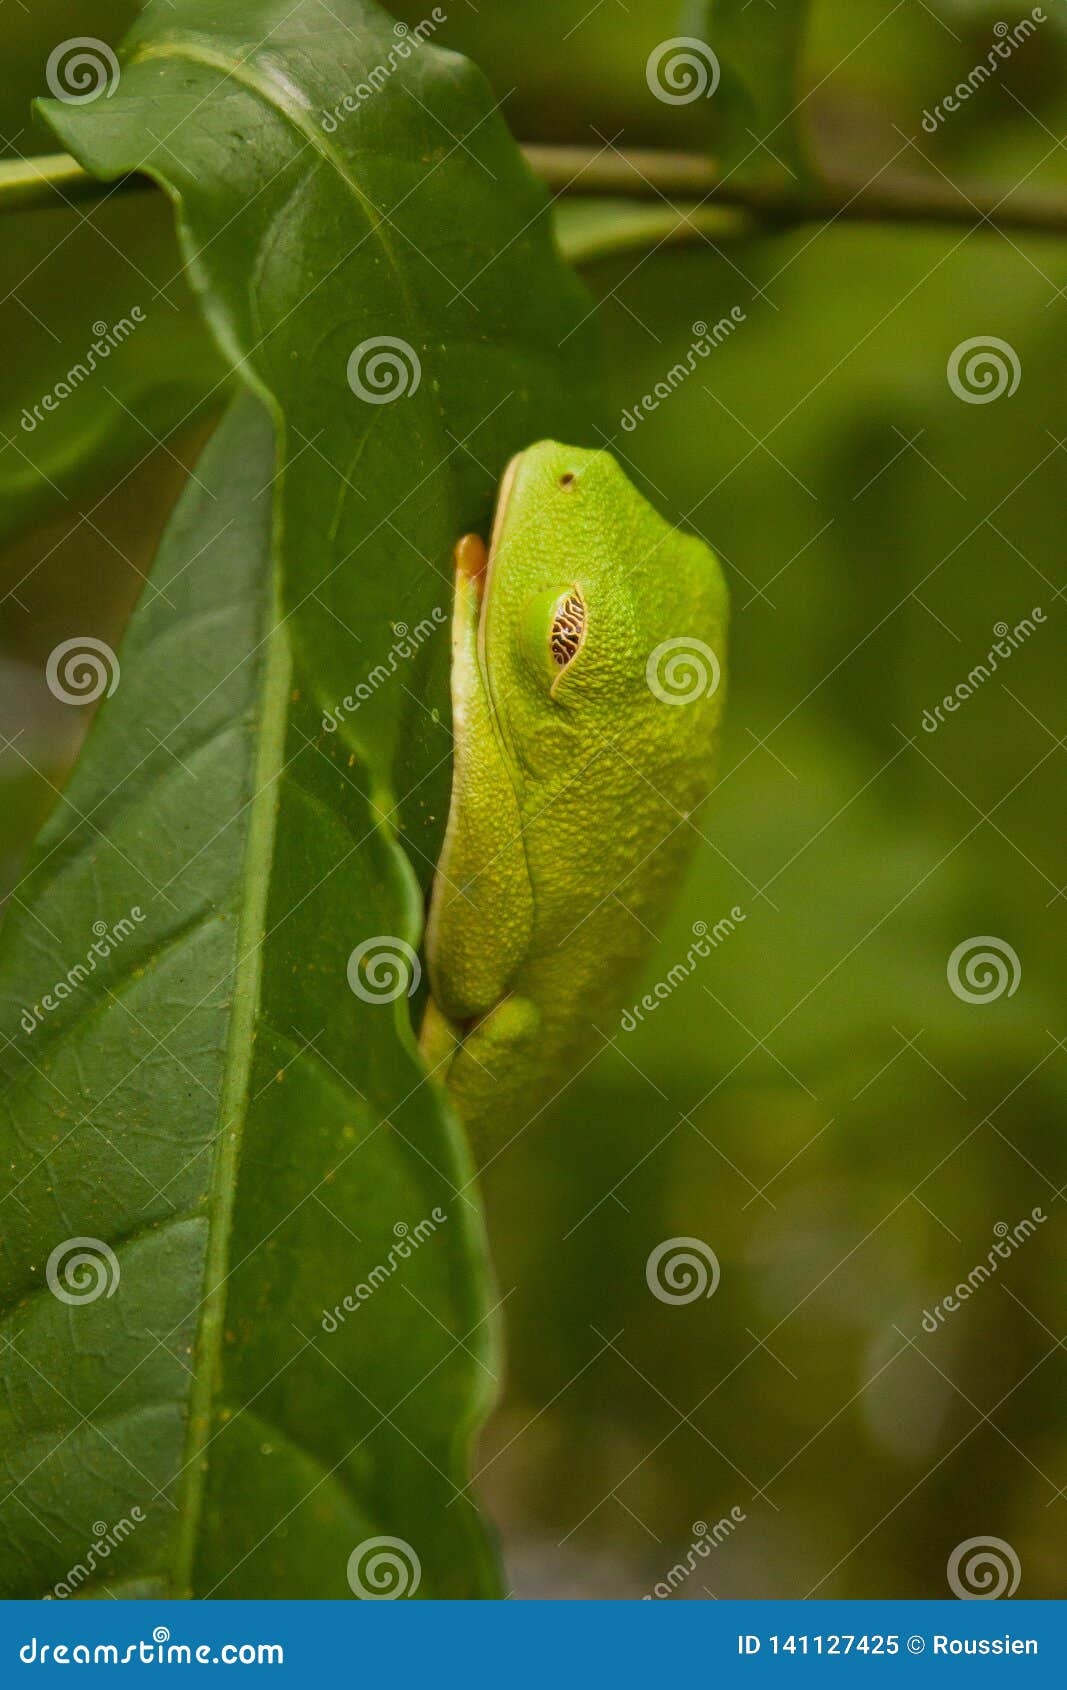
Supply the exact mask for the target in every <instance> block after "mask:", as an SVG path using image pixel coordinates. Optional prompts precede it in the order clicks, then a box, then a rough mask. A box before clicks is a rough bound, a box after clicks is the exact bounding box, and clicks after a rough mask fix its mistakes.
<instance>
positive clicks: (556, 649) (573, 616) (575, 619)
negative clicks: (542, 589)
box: [548, 587, 586, 669]
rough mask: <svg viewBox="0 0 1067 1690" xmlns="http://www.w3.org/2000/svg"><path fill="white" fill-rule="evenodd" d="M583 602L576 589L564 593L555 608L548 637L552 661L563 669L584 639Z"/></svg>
mask: <svg viewBox="0 0 1067 1690" xmlns="http://www.w3.org/2000/svg"><path fill="white" fill-rule="evenodd" d="M585 625H586V613H585V600H584V599H583V598H582V595H581V593H580V592H579V591H578V589H577V587H575V588H573V589H572V591H571V592H569V593H566V594H565V595H564V597H563V598H562V599H561V600H560V602H559V604H558V605H557V606H556V614H555V616H554V617H553V618H552V629H551V632H550V634H549V636H548V643H549V648H550V650H551V652H552V661H553V662H554V663H555V664H556V665H557V666H558V667H559V668H560V669H565V668H566V667H567V664H568V663H569V662H570V661H571V659H572V658H573V657H574V656H576V654H577V652H578V651H579V649H580V647H581V644H582V641H583V639H584V638H585Z"/></svg>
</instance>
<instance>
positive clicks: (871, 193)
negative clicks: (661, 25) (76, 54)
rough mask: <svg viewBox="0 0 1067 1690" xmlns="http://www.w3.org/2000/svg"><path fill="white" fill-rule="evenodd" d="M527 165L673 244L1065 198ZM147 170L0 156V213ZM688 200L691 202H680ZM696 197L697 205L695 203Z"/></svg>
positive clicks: (931, 217) (639, 161)
mask: <svg viewBox="0 0 1067 1690" xmlns="http://www.w3.org/2000/svg"><path fill="white" fill-rule="evenodd" d="M523 152H524V153H525V155H526V158H527V159H528V161H529V163H530V164H531V165H532V167H533V169H534V170H535V171H536V172H537V174H538V175H539V176H540V177H541V178H542V179H543V181H544V182H545V183H546V184H547V185H548V187H549V188H551V189H552V190H553V192H554V193H556V194H566V195H568V196H570V195H584V196H586V197H588V198H618V197H622V198H625V199H629V200H649V199H652V200H654V201H655V200H658V201H659V202H660V206H659V209H660V211H661V214H662V215H661V217H660V219H659V222H660V223H663V222H664V219H668V220H669V221H670V224H671V227H672V229H673V230H674V233H673V236H672V238H673V239H675V240H677V241H685V240H686V239H693V240H696V239H699V234H700V224H701V214H702V213H703V212H705V211H708V210H710V209H712V208H713V207H714V206H732V207H734V208H736V209H737V210H741V211H747V212H748V213H750V215H751V216H752V217H753V218H755V219H756V220H758V221H759V222H761V223H764V224H769V225H771V226H779V227H780V226H782V225H783V224H784V225H789V224H797V223H829V222H833V221H836V220H837V219H841V220H842V221H845V222H850V223H855V222H865V223H912V224H922V223H927V224H954V225H957V226H959V225H963V226H967V225H970V226H971V227H974V228H978V227H980V226H981V225H982V224H983V223H986V222H988V223H989V224H990V226H991V227H993V228H997V229H1015V230H1019V231H1022V232H1025V233H1029V234H1060V235H1062V234H1067V196H1065V195H1063V194H1057V193H1034V192H1029V193H1028V192H1024V191H1022V190H1019V189H1016V190H1014V191H1013V190H1008V191H1007V192H1004V191H1003V190H1001V189H999V188H993V187H989V186H987V185H975V186H973V187H965V188H964V187H956V186H955V184H953V183H951V182H949V181H948V180H947V179H945V178H943V177H936V176H915V175H912V176H899V175H894V176H880V177H876V178H875V179H874V181H872V182H868V183H863V182H855V181H852V182H850V181H847V180H845V179H843V178H837V179H830V180H828V181H824V182H823V183H821V184H819V185H818V186H816V187H814V188H812V189H810V190H808V191H805V192H804V193H803V194H800V195H799V196H797V197H790V196H789V195H787V194H784V193H783V192H782V191H781V189H779V188H777V187H774V188H767V187H762V186H760V185H759V184H756V183H752V182H735V181H733V180H731V179H730V178H729V177H727V178H726V179H725V180H724V179H722V178H721V177H720V173H719V171H718V170H717V168H716V166H715V163H714V161H713V160H712V159H709V158H705V157H704V156H703V155H702V154H700V153H677V152H666V151H660V150H652V149H646V150H636V151H632V152H627V153H620V152H604V151H602V150H601V151H599V152H594V151H592V150H590V149H589V148H586V147H563V146H543V145H540V144H535V145H529V146H525V147H524V148H523ZM151 186H152V184H151V182H150V181H149V179H148V178H147V177H146V176H129V177H126V178H125V179H124V180H123V181H122V182H120V183H117V184H114V183H113V184H110V185H108V184H107V183H103V182H98V181H97V180H96V178H95V177H92V176H89V175H87V174H86V172H85V171H83V170H82V169H81V167H80V165H78V164H76V163H75V161H74V160H73V159H72V158H71V157H69V155H68V154H67V153H50V154H47V155H45V156H43V157H40V158H30V159H15V160H6V161H0V210H6V209H16V208H17V209H26V208H29V207H34V206H55V205H59V204H61V203H63V202H64V201H66V202H70V201H71V200H82V199H92V198H96V197H102V196H103V195H104V194H109V193H113V192H114V191H115V190H116V188H118V189H122V190H125V189H137V188H149V187H151ZM679 201H681V202H685V201H688V202H690V204H688V205H686V204H684V203H682V204H679V203H676V202H679ZM695 201H699V202H700V208H699V211H698V210H697V209H696V207H694V205H693V204H692V202H695ZM664 202H670V203H664Z"/></svg>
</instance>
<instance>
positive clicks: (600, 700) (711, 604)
mask: <svg viewBox="0 0 1067 1690" xmlns="http://www.w3.org/2000/svg"><path fill="white" fill-rule="evenodd" d="M725 612H726V593H725V588H724V585H723V582H722V577H721V574H720V571H719V567H718V564H717V562H716V559H715V557H714V555H713V554H712V552H711V551H710V550H709V548H708V547H707V546H706V545H705V544H704V543H703V541H701V540H698V539H696V538H695V537H693V536H687V535H684V534H681V533H680V532H679V531H678V530H677V529H675V528H672V527H671V526H670V524H669V523H667V522H666V521H665V520H664V519H663V518H662V517H661V516H660V515H659V514H658V513H657V512H656V511H655V510H654V509H653V507H652V506H651V505H650V504H649V503H648V501H647V500H646V499H645V498H643V497H642V495H641V494H640V493H639V492H638V491H637V489H636V488H635V487H634V486H633V485H632V483H631V482H630V480H629V479H628V477H627V476H626V474H625V472H624V471H623V470H622V469H621V468H620V466H619V464H618V462H617V461H616V459H615V458H614V457H613V456H612V455H611V453H610V452H605V451H586V450H582V449H581V448H577V447H572V446H563V445H559V444H558V443H557V442H555V441H551V440H546V441H541V442H540V443H539V444H538V445H536V446H532V447H530V448H529V449H528V450H527V451H525V452H521V453H519V455H518V456H517V457H515V458H513V459H512V460H511V463H510V464H509V465H508V468H507V471H506V473H505V476H504V479H503V481H502V483H501V489H500V497H499V501H498V505H497V513H496V520H495V523H494V527H493V536H492V540H491V543H490V548H489V560H488V567H487V572H486V580H485V587H484V596H483V604H482V614H481V622H480V628H479V649H480V655H481V662H482V667H483V672H484V674H485V677H486V681H487V684H488V687H489V691H490V695H491V698H492V701H493V707H494V710H495V712H496V715H497V718H498V721H499V723H500V725H501V728H502V730H503V734H504V738H505V740H506V742H507V744H508V746H509V748H510V750H511V752H512V754H513V755H515V756H516V757H517V758H518V760H519V761H520V762H521V763H522V764H523V765H525V767H526V768H527V769H528V770H529V771H531V772H532V773H534V774H535V775H540V774H544V773H546V772H547V771H549V770H550V768H551V766H552V763H553V760H554V759H556V758H557V757H558V756H559V755H560V752H561V750H562V749H563V748H564V747H565V748H566V750H567V751H573V750H574V749H575V745H574V742H575V739H576V738H580V739H581V740H583V741H586V740H587V741H588V744H589V748H590V750H593V749H594V748H595V746H596V745H597V743H598V741H599V740H602V739H604V738H605V737H607V738H614V737H616V736H617V735H618V734H619V732H620V730H622V731H623V732H624V733H626V734H627V735H628V736H630V735H632V736H634V737H635V738H637V739H642V740H644V742H645V743H646V744H648V745H649V748H650V749H651V745H650V741H652V740H655V739H658V738H660V737H661V736H665V737H666V738H668V739H670V740H672V741H674V742H678V741H679V740H680V739H688V738H689V737H690V735H691V734H693V733H694V732H699V731H700V726H701V724H703V726H704V727H708V726H709V723H710V724H711V725H713V722H711V717H712V704H711V701H712V698H713V694H714V693H715V691H716V690H717V688H718V677H719V662H720V660H719V656H718V652H720V651H721V648H722V641H723V636H724V632H725ZM690 662H693V663H695V665H696V669H697V671H699V670H700V669H701V667H703V669H704V670H705V671H706V672H707V682H708V685H707V687H706V688H702V686H701V682H700V676H699V673H695V674H688V665H689V663H690ZM687 674H688V679H686V676H687ZM664 676H666V679H665V680H664ZM678 681H683V682H684V684H686V685H687V686H692V685H693V684H694V683H695V684H696V685H697V688H698V691H697V693H696V694H695V695H694V699H693V701H692V702H693V703H694V704H695V705H696V706H697V707H696V708H695V709H693V710H688V709H687V710H684V711H679V710H670V709H664V702H665V698H666V702H668V703H669V702H672V700H671V699H670V698H669V697H666V692H667V689H668V688H669V687H670V686H671V685H672V684H677V683H678ZM713 682H714V685H712V683H713ZM701 704H703V706H704V708H701V707H700V706H701ZM720 704H721V700H720V699H717V698H715V699H714V703H713V712H714V717H717V715H718V710H719V707H720ZM683 717H684V718H686V720H685V722H684V724H683V721H682V718H683Z"/></svg>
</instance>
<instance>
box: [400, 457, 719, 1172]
mask: <svg viewBox="0 0 1067 1690" xmlns="http://www.w3.org/2000/svg"><path fill="white" fill-rule="evenodd" d="M455 563H456V574H455V606H454V612H453V622H452V708H453V723H454V736H455V746H454V771H453V781H452V799H451V806H450V810H449V816H448V822H447V827H446V832H445V839H444V844H443V847H442V851H441V856H440V860H439V862H438V865H437V871H436V875H435V878H434V882H433V887H432V890H431V896H430V908H429V917H428V923H427V933H426V953H427V962H428V968H429V979H430V993H431V995H430V999H429V1001H428V1004H427V1008H426V1014H425V1017H424V1020H423V1025H422V1032H421V1039H420V1043H421V1048H422V1053H423V1056H424V1058H425V1060H426V1062H427V1063H428V1065H429V1066H430V1068H431V1069H432V1070H433V1071H434V1072H436V1074H437V1075H438V1077H440V1078H443V1079H444V1080H445V1083H446V1085H447V1088H448V1090H449V1092H450V1093H451V1095H452V1097H453V1100H454V1102H455V1104H456V1106H457V1108H458V1110H459V1113H460V1115H461V1117H462V1119H463V1121H464V1123H465V1125H466V1127H467V1130H468V1132H469V1134H470V1137H471V1140H472V1142H473V1144H474V1145H475V1148H476V1149H479V1150H480V1149H482V1148H486V1147H489V1146H491V1145H493V1144H494V1143H496V1144H501V1143H504V1142H506V1140H507V1139H508V1138H510V1137H511V1136H512V1135H513V1134H515V1133H516V1132H519V1131H520V1130H522V1129H523V1128H524V1127H525V1126H526V1125H528V1124H529V1123H530V1122H531V1121H532V1120H533V1119H534V1118H535V1116H536V1115H537V1114H539V1113H540V1112H541V1110H542V1109H543V1108H544V1107H546V1106H547V1104H548V1103H549V1102H550V1101H551V1099H552V1098H553V1097H554V1096H555V1095H556V1094H557V1093H558V1092H560V1091H562V1090H563V1089H564V1087H565V1086H566V1085H567V1083H568V1081H569V1080H570V1079H572V1078H573V1077H574V1075H575V1074H576V1072H577V1071H578V1069H579V1068H580V1066H581V1065H582V1063H583V1061H584V1060H585V1053H586V1052H587V1051H588V1050H589V1049H590V1048H594V1049H595V1048H596V1046H597V1042H598V1041H599V1040H602V1039H604V1038H606V1037H610V1036H612V1034H613V1033H615V1032H617V1031H618V1012H619V1008H620V1006H621V1005H622V1003H623V1002H624V995H625V992H626V989H627V986H628V984H629V981H630V978H631V976H632V975H633V973H634V972H635V970H636V968H637V966H638V965H639V963H640V962H641V960H642V958H643V957H644V956H645V955H646V953H647V952H648V950H649V948H650V946H651V945H652V944H654V943H655V941H656V936H655V932H654V928H655V924H656V923H657V922H658V921H659V920H660V919H661V917H662V915H663V913H664V911H665V909H666V907H667V904H668V902H669V900H670V897H671V895H672V893H673V892H674V890H675V889H676V887H677V884H678V881H679V878H680V875H681V872H682V867H683V863H684V860H685V858H686V857H687V856H688V854H689V851H690V848H691V847H692V845H693V843H694V842H695V840H696V838H697V833H696V831H695V829H694V827H693V826H692V825H690V822H689V819H688V818H689V817H690V815H691V813H692V811H693V810H694V809H695V808H697V807H698V806H699V805H701V804H703V802H704V800H705V799H706V798H707V797H708V795H709V793H710V791H711V787H712V782H713V769H714V757H715V744H716V738H717V731H718V724H719V716H720V712H721V708H722V702H723V691H724V688H723V684H722V683H723V652H724V639H725V632H726V588H725V585H724V583H723V579H722V574H721V571H720V569H719V565H718V562H717V560H716V558H715V556H714V554H713V553H712V551H711V550H710V549H709V547H708V546H707V545H705V544H704V542H703V541H702V540H699V539H697V538H696V537H695V536H691V535H686V534H683V533H681V532H680V531H679V530H678V529H676V528H673V527H671V525H670V524H669V523H668V522H666V521H665V520H664V519H663V518H662V517H661V516H660V515H659V514H658V513H657V512H656V511H655V510H654V509H653V508H652V506H651V505H650V504H649V503H648V502H647V501H646V500H645V499H644V498H643V497H642V495H641V494H640V493H638V491H637V489H636V488H635V487H634V486H633V485H632V484H631V482H630V481H629V480H628V478H627V476H626V475H625V474H624V472H623V471H622V469H621V468H620V467H619V464H618V463H617V462H616V460H615V458H614V457H613V456H612V455H611V454H610V453H609V452H606V451H586V450H580V449H577V448H574V447H569V446H563V445H559V444H557V443H556V442H554V441H542V442H540V443H539V444H538V445H535V446H531V447H530V448H529V449H528V450H527V451H525V452H521V453H520V454H519V455H518V456H517V457H516V458H513V459H512V461H511V463H510V464H509V466H508V468H507V470H506V472H505V474H504V477H503V480H502V482H501V485H500V491H499V495H498V500H497V507H496V515H495V518H494V522H493V530H492V536H491V539H490V542H489V548H488V552H487V551H486V548H485V546H484V544H483V543H482V541H481V540H480V539H479V538H478V537H477V536H474V535H467V536H466V537H464V538H463V539H462V540H460V542H459V543H458V545H457V546H456V552H455Z"/></svg>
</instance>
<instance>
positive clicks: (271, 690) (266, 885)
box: [174, 569, 292, 1594]
mask: <svg viewBox="0 0 1067 1690" xmlns="http://www.w3.org/2000/svg"><path fill="white" fill-rule="evenodd" d="M270 618H271V625H270V632H269V635H268V645H267V657H266V662H265V664H264V671H263V684H262V690H261V695H260V711H259V713H258V718H257V719H258V721H259V722H260V723H261V733H260V739H259V744H258V746H257V748H256V757H255V762H254V766H253V772H252V798H251V813H250V817H249V825H248V836H247V839H246V841H245V854H244V861H243V865H242V877H241V878H242V895H241V898H240V910H241V913H240V918H239V922H238V929H237V960H236V963H235V967H234V990H233V1000H232V1013H231V1018H230V1029H229V1038H228V1040H227V1045H226V1061H225V1067H224V1072H223V1082H222V1088H221V1092H220V1099H219V1115H218V1128H217V1135H218V1136H217V1142H216V1148H215V1164H214V1168H213V1170H212V1195H213V1199H214V1200H213V1202H212V1204H211V1222H210V1229H209V1232H208V1244H207V1252H206V1256H205V1263H204V1284H205V1286H206V1287H207V1289H206V1292H205V1296H204V1301H203V1304H202V1306H201V1314H200V1327H199V1331H198V1333H197V1338H196V1344H195V1349H194V1357H195V1360H194V1376H193V1386H192V1389H191V1391H190V1393H189V1405H188V1414H189V1419H188V1427H187V1432H186V1447H185V1460H184V1463H183V1468H182V1471H183V1472H184V1473H185V1474H186V1480H185V1484H184V1486H183V1495H182V1501H181V1504H180V1510H179V1525H178V1536H177V1546H176V1553H175V1559H174V1593H175V1594H184V1593H185V1592H187V1591H190V1590H191V1587H192V1579H193V1567H194V1563H195V1558H196V1550H197V1539H198V1532H199V1524H200V1516H201V1512H202V1508H203V1500H204V1489H205V1485H206V1477H207V1463H206V1461H205V1460H204V1454H205V1451H206V1449H207V1446H208V1443H209V1441H210V1435H211V1418H212V1408H213V1404H214V1400H215V1395H216V1391H217V1388H218V1384H219V1376H220V1372H221V1360H222V1341H223V1332H224V1327H225V1318H226V1288H227V1282H228V1279H229V1271H230V1270H229V1260H230V1245H231V1240H232V1235H233V1216H234V1205H235V1198H236V1191H237V1176H238V1168H239V1162H240V1154H241V1143H242V1137H243V1130H244V1125H245V1119H246V1115H247V1110H248V1103H249V1091H250V1081H251V1075H252V1060H253V1050H254V1035H255V1028H256V1018H257V1014H258V1009H259V996H260V985H261V981H262V974H263V942H264V937H265V927H266V915H267V900H268V897H269V894H270V881H271V869H272V866H273V856H274V839H275V827H276V818H277V811H278V793H277V790H276V788H277V783H278V780H279V777H280V776H281V774H282V772H283V770H284V767H285V762H284V756H285V740H286V731H287V727H288V708H287V705H288V694H289V686H290V681H291V675H292V658H291V653H290V648H289V641H288V638H287V635H286V630H285V626H284V620H283V615H282V611H281V607H280V603H279V587H278V579H277V570H276V569H275V570H273V571H272V583H271V609H270Z"/></svg>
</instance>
